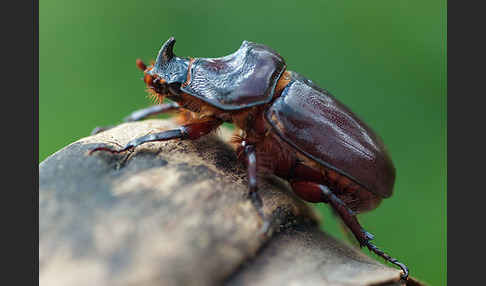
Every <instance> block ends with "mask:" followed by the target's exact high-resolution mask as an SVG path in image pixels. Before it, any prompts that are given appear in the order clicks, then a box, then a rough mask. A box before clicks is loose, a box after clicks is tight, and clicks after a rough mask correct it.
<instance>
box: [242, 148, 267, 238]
mask: <svg viewBox="0 0 486 286" xmlns="http://www.w3.org/2000/svg"><path fill="white" fill-rule="evenodd" d="M241 146H242V147H243V148H244V149H243V150H244V152H245V156H246V162H247V171H248V188H249V192H248V197H249V199H250V200H251V203H252V204H253V206H254V207H255V209H256V210H257V212H258V215H259V216H260V217H261V218H262V220H263V225H262V228H261V230H260V233H266V232H267V231H268V229H269V227H270V222H269V221H268V220H267V219H266V218H265V214H264V213H263V200H262V198H261V197H260V194H258V186H257V162H256V151H255V146H254V145H248V144H247V143H246V141H243V142H241Z"/></svg>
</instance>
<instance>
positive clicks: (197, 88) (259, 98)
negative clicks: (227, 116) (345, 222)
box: [181, 41, 286, 110]
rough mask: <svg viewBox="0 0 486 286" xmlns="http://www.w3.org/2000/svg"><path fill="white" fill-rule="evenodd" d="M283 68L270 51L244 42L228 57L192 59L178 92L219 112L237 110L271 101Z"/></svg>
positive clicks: (280, 61)
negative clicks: (180, 91) (205, 103)
mask: <svg viewBox="0 0 486 286" xmlns="http://www.w3.org/2000/svg"><path fill="white" fill-rule="evenodd" d="M285 67H286V65H285V61H284V59H283V58H282V57H281V56H280V55H279V54H278V53H276V52H275V51H273V50H272V49H271V48H269V47H267V46H265V45H261V44H257V43H252V42H248V41H243V43H242V44H241V46H240V48H239V49H238V50H237V51H236V52H234V53H232V54H230V55H227V56H224V57H220V58H197V59H195V61H194V62H193V63H192V65H191V67H190V70H189V74H188V76H187V77H188V81H187V82H186V83H184V84H183V85H182V86H181V90H182V91H183V92H185V93H188V94H190V95H192V96H195V97H197V98H199V99H202V100H203V101H205V102H207V103H209V104H211V105H213V106H215V107H217V108H220V109H222V110H238V109H242V108H247V107H251V106H255V105H260V104H265V103H267V102H269V101H271V100H272V97H273V94H274V90H275V86H276V84H277V81H278V79H279V78H280V75H281V74H282V73H283V72H284V71H285Z"/></svg>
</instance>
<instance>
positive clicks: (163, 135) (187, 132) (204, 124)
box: [90, 118, 222, 154]
mask: <svg viewBox="0 0 486 286" xmlns="http://www.w3.org/2000/svg"><path fill="white" fill-rule="evenodd" d="M221 123H222V122H221V121H220V120H219V119H215V118H210V119H208V120H206V121H201V122H195V123H189V124H186V125H182V126H181V127H179V128H178V129H173V130H167V131H163V132H159V133H154V134H147V135H145V136H142V137H138V138H135V139H133V140H131V141H130V142H128V143H127V144H126V145H125V146H124V147H123V148H121V149H119V150H115V149H112V148H110V147H98V148H95V149H93V150H91V151H90V154H91V153H93V152H96V151H108V152H111V153H122V152H125V151H128V150H130V149H133V148H135V147H137V146H139V145H141V144H143V143H147V142H154V141H167V140H172V139H181V140H185V139H188V140H195V139H198V138H199V137H202V136H204V135H206V134H209V133H210V132H211V131H213V130H214V129H216V128H217V127H218V126H219V125H221Z"/></svg>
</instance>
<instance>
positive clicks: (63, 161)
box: [39, 120, 418, 286]
mask: <svg viewBox="0 0 486 286" xmlns="http://www.w3.org/2000/svg"><path fill="white" fill-rule="evenodd" d="M173 127H174V123H172V122H171V121H168V120H147V121H143V122H136V123H126V124H122V125H119V126H117V127H115V128H113V129H110V130H108V131H106V132H103V133H100V134H97V135H95V136H90V137H86V138H83V139H81V140H79V141H77V142H75V143H73V144H70V145H69V146H67V147H65V148H63V149H62V150H60V151H58V152H57V153H55V154H53V155H52V156H50V157H49V158H47V159H46V160H45V161H43V162H42V163H41V164H40V168H39V171H40V174H39V175H40V176H39V179H40V181H39V184H40V190H39V229H40V230H39V260H40V261H39V265H40V266H39V271H40V284H41V285H49V286H55V285H64V286H65V285H137V286H140V285H401V284H400V282H399V277H400V271H399V270H397V269H394V268H391V267H388V266H386V265H383V264H381V263H379V262H377V261H374V260H372V259H370V258H369V257H367V256H366V255H365V254H364V253H363V252H361V251H360V250H358V249H355V248H353V247H350V246H349V245H346V244H344V243H341V242H338V241H336V240H335V239H333V238H332V237H330V236H329V235H327V234H325V233H323V232H321V231H320V230H319V228H318V225H317V218H316V216H315V214H314V213H313V211H312V209H311V208H309V207H308V206H307V205H306V204H305V203H303V202H302V201H301V200H299V199H297V198H296V197H295V196H294V195H293V194H292V192H291V190H290V189H289V187H288V185H287V184H286V183H285V182H284V181H282V180H280V179H277V178H273V177H272V178H262V179H261V180H260V183H259V187H260V193H261V196H262V198H263V201H264V211H265V213H266V215H268V216H272V217H273V218H274V219H275V223H274V227H273V228H272V229H273V231H271V232H270V233H269V235H268V236H262V235H259V233H258V230H259V228H260V226H261V223H262V222H261V219H260V217H259V216H258V214H257V212H256V211H255V209H254V208H253V206H252V204H251V203H250V201H249V200H248V199H247V198H246V194H247V185H246V183H247V181H246V174H245V169H244V167H243V166H242V165H241V164H240V163H239V162H238V161H237V160H236V157H235V155H234V152H233V150H232V149H231V148H230V147H229V146H228V145H227V144H225V143H223V142H222V141H221V140H220V139H219V138H218V137H217V136H209V137H207V138H203V139H200V140H197V141H195V142H188V141H177V142H156V143H147V144H144V145H142V146H139V147H137V148H135V149H134V150H133V151H130V152H127V153H126V154H117V155H114V154H110V153H103V152H99V153H94V154H93V155H88V154H87V153H88V150H90V149H93V148H94V147H98V146H100V145H102V144H105V145H110V146H114V145H120V146H121V145H124V144H125V143H127V142H128V141H129V140H131V139H133V138H135V137H138V136H141V135H145V134H147V133H149V132H154V131H159V130H161V129H162V130H165V129H168V128H173ZM412 269H413V268H412ZM413 283H416V282H414V281H410V283H409V284H410V285H412V284H413ZM414 285H418V284H414Z"/></svg>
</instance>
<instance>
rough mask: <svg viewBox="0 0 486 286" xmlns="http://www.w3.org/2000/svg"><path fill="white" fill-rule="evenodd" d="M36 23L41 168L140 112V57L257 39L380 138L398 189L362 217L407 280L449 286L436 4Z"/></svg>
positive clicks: (143, 9)
mask: <svg viewBox="0 0 486 286" xmlns="http://www.w3.org/2000/svg"><path fill="white" fill-rule="evenodd" d="M176 2H178V3H176ZM39 19H40V20H39V32H40V35H39V36H40V37H39V42H40V49H39V88H40V90H39V97H40V100H39V131H40V132H39V160H40V161H42V160H44V159H45V158H46V157H47V156H49V155H50V154H52V153H54V152H55V151H57V150H59V149H60V148H62V147H64V146H66V145H67V144H69V143H71V142H73V141H75V140H78V139H79V138H82V137H84V136H87V135H88V134H89V133H90V131H91V130H92V128H93V127H95V126H99V125H109V124H113V123H117V122H119V121H120V119H121V118H123V117H124V116H126V115H127V114H129V113H130V112H131V111H133V110H135V109H138V108H143V107H146V106H148V105H149V104H150V101H149V100H148V99H147V97H146V93H145V91H144V89H145V88H144V84H143V82H142V80H141V76H142V75H141V72H140V71H138V70H137V69H136V67H135V59H136V58H142V59H143V60H145V61H150V60H151V59H153V58H154V57H155V56H156V54H157V51H158V50H159V48H160V46H161V44H162V43H163V42H164V41H165V40H167V39H168V38H169V37H170V36H175V38H176V39H177V44H176V46H175V52H176V54H178V55H180V56H192V57H220V56H223V55H227V54H229V53H232V52H234V51H235V50H236V49H237V48H238V47H239V46H240V44H241V41H242V40H249V41H253V42H258V43H263V44H266V45H268V46H270V47H272V48H273V49H275V50H276V51H278V52H279V53H280V54H281V55H282V56H283V57H284V58H285V59H286V61H287V64H288V68H289V69H290V70H295V71H298V72H299V73H301V74H303V75H305V76H307V77H308V78H310V79H312V80H314V81H315V82H317V83H318V84H319V85H320V86H322V87H324V88H326V89H328V90H329V91H330V92H331V93H333V94H334V95H335V96H336V97H338V98H339V99H340V100H341V101H342V102H344V103H345V104H347V105H348V106H350V107H351V109H352V110H354V111H355V112H356V113H357V114H358V115H359V116H360V117H362V118H363V119H364V120H365V121H366V122H368V123H369V124H370V125H371V126H372V127H373V128H374V129H375V130H376V131H377V132H378V133H379V134H380V135H381V136H382V137H383V139H384V141H385V143H386V145H387V146H388V148H389V150H390V152H391V155H392V158H393V160H394V162H395V165H396V168H397V181H396V187H395V194H394V196H392V197H391V198H390V199H387V200H386V201H384V203H383V204H382V205H381V206H380V207H379V208H378V209H376V210H375V211H373V212H371V213H367V214H364V215H362V216H361V221H362V223H363V225H364V226H365V228H367V230H368V231H370V232H371V233H373V234H375V235H376V240H375V242H376V244H377V245H378V246H381V247H382V248H383V249H385V250H387V251H388V252H389V253H390V254H392V255H393V256H394V257H396V258H399V259H400V260H401V261H402V262H404V263H406V264H407V265H408V266H409V267H410V269H411V273H412V275H413V276H415V277H417V278H419V279H421V280H423V281H425V282H427V283H429V284H430V285H445V284H446V283H447V281H446V274H447V270H446V267H447V260H446V234H447V230H446V188H447V186H446V171H447V156H446V132H447V128H446V120H447V112H446V108H447V106H446V99H447V95H446V93H447V90H446V21H447V20H446V1H445V0H430V1H419V0H411V1H384V0H383V1H254V0H250V1H228V0H226V1H223V0H218V1H208V2H204V1H195V0H184V1H112V0H109V1H94V0H87V1H66V0H63V1H61V0H42V1H40V5H39ZM317 208H318V210H319V211H320V212H321V213H322V214H323V220H324V223H323V228H324V229H325V230H326V231H328V232H330V233H331V234H332V235H334V236H335V237H338V238H340V239H345V238H344V237H345V236H344V235H343V234H342V233H341V232H340V229H339V226H338V224H337V222H336V220H335V219H334V218H333V216H332V215H331V212H330V211H329V208H328V207H327V206H325V205H322V206H317ZM364 251H365V252H368V251H367V250H364ZM377 259H379V258H377ZM380 261H381V260H380Z"/></svg>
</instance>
